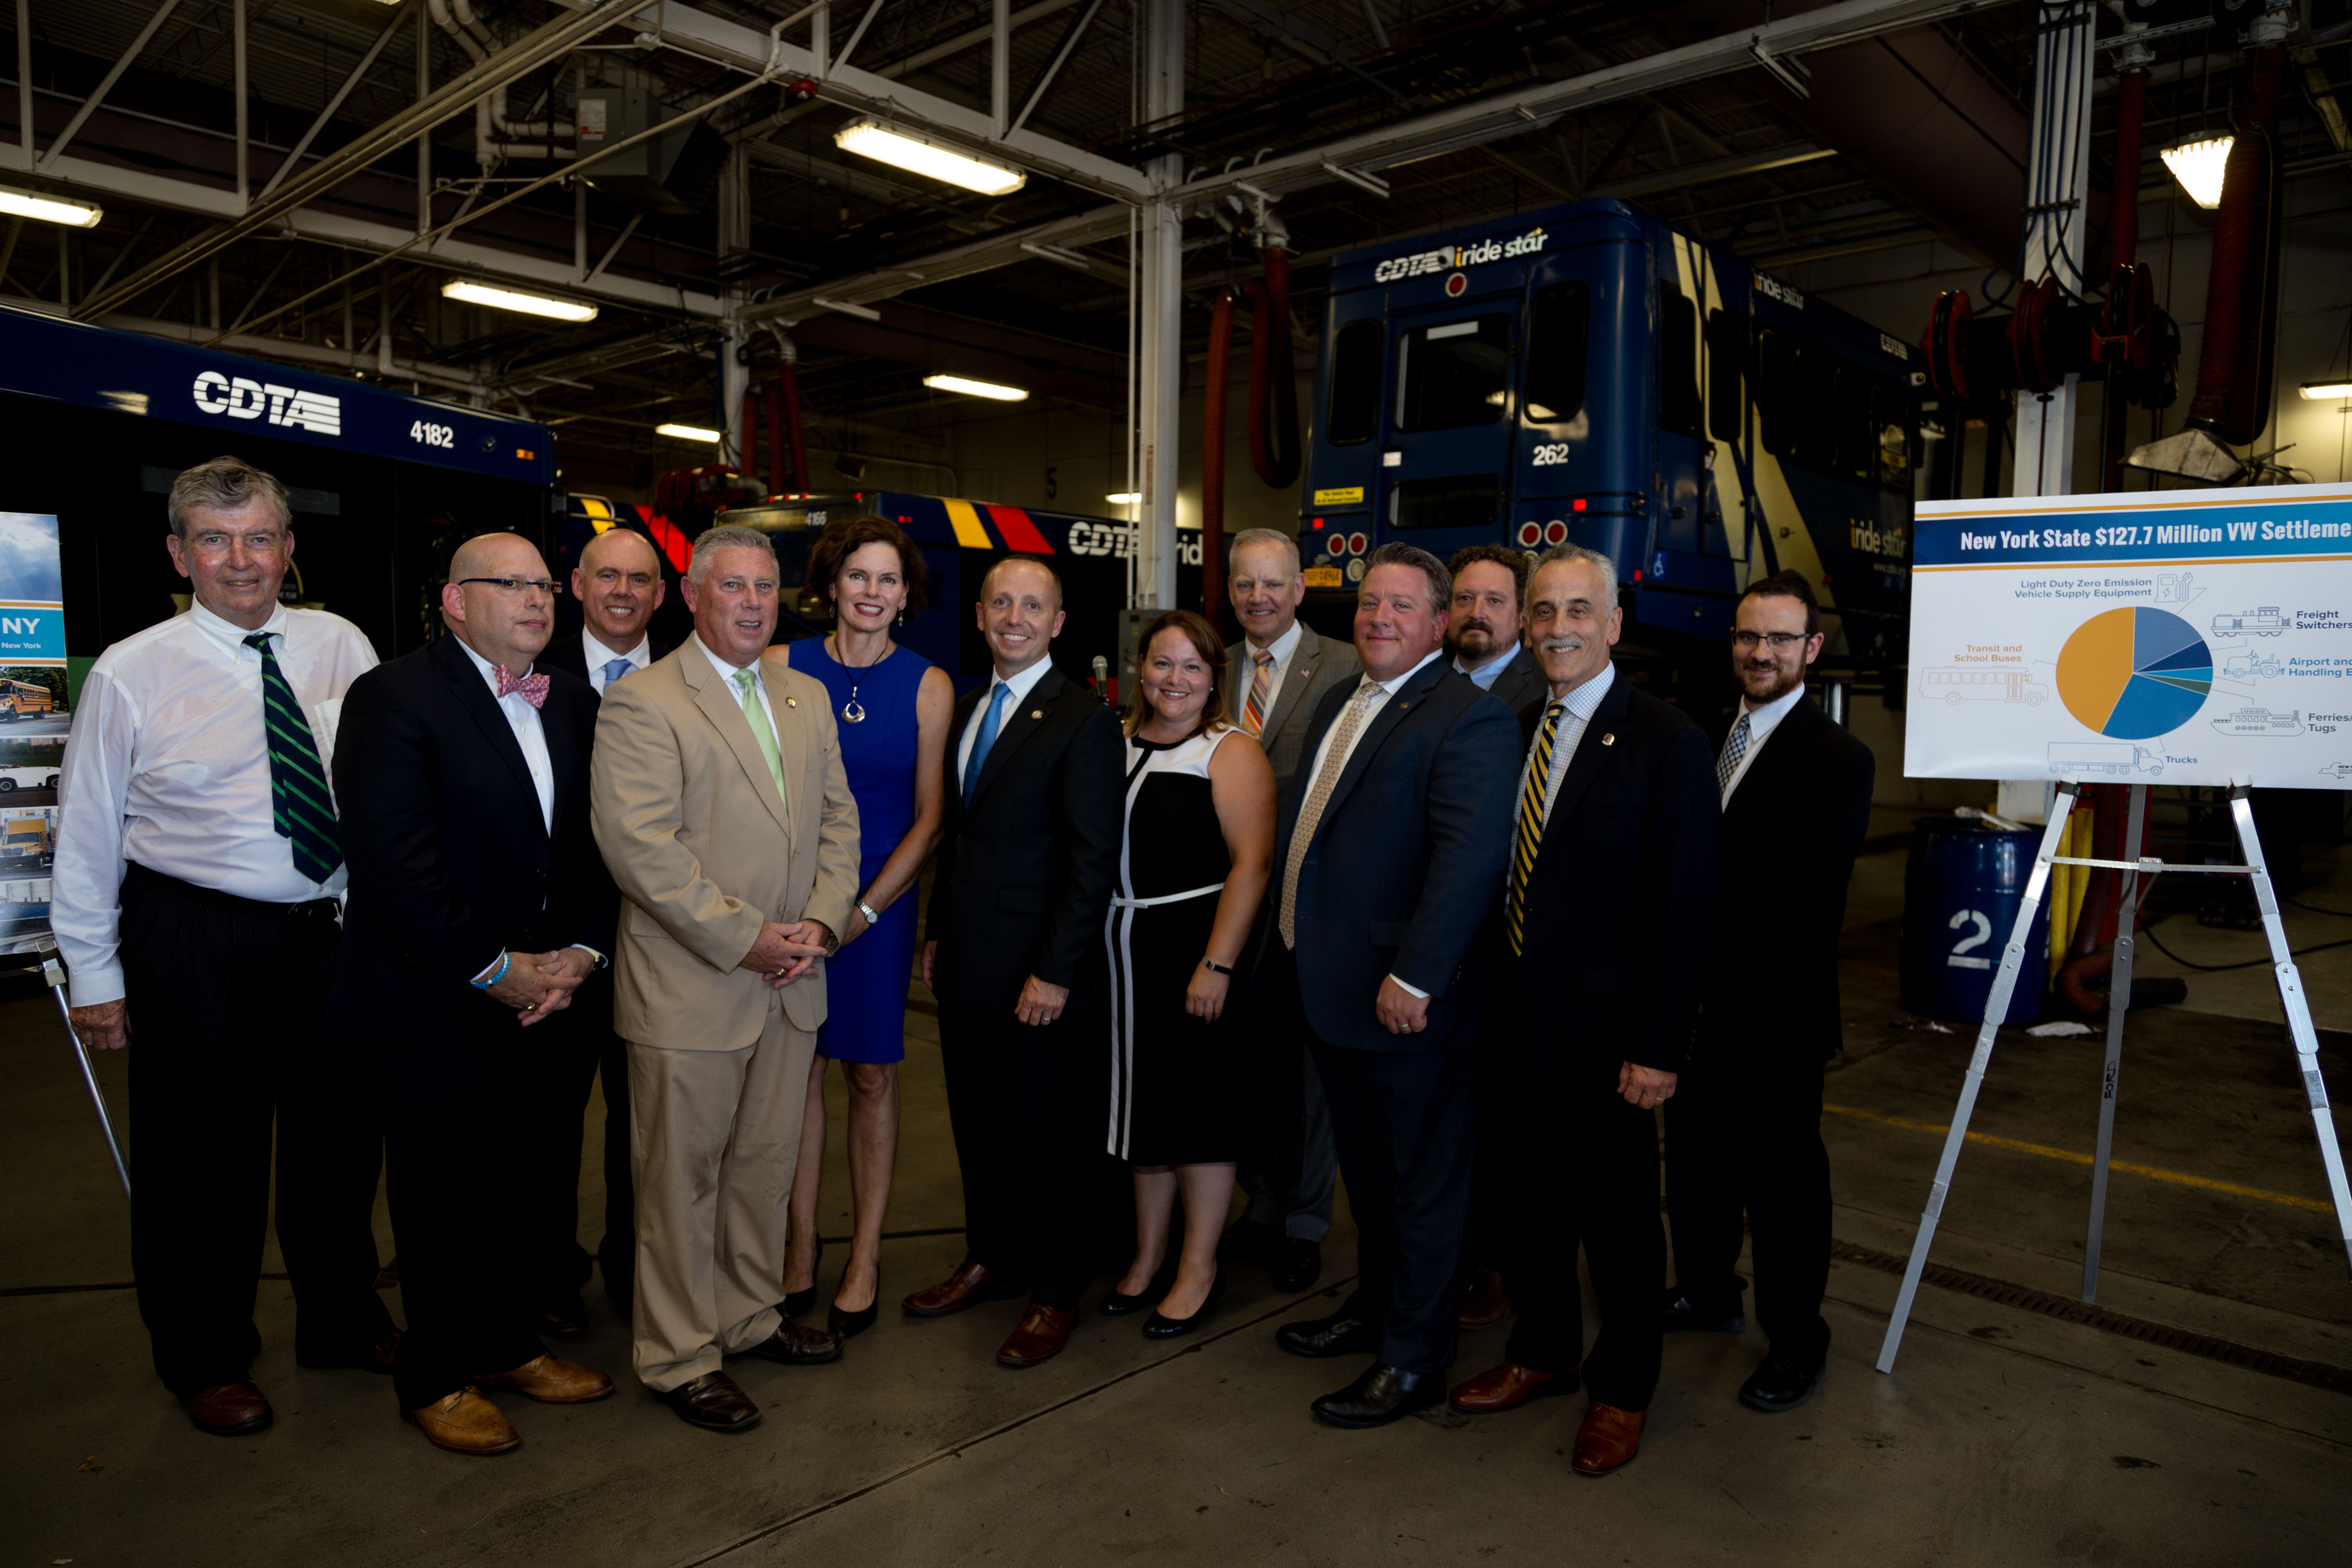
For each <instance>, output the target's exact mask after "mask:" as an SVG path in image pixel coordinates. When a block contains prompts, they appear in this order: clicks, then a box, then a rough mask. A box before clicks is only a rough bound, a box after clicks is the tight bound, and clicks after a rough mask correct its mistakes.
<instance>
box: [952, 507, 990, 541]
mask: <svg viewBox="0 0 2352 1568" xmlns="http://www.w3.org/2000/svg"><path fill="white" fill-rule="evenodd" d="M946 506H947V509H948V521H950V523H953V524H954V525H955V536H956V542H957V543H958V544H960V545H961V546H963V548H965V549H966V550H993V549H995V548H996V544H995V542H994V541H992V540H991V539H990V538H989V537H988V530H987V529H986V528H984V527H982V525H981V521H980V512H979V511H978V510H977V509H975V508H974V507H973V506H972V504H971V502H970V501H968V500H949V501H947V502H946Z"/></svg>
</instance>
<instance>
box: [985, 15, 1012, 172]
mask: <svg viewBox="0 0 2352 1568" xmlns="http://www.w3.org/2000/svg"><path fill="white" fill-rule="evenodd" d="M989 33H990V35H991V36H990V37H989V41H988V113H989V118H990V119H992V120H993V121H995V122H996V135H997V137H998V138H999V139H1000V140H1002V139H1003V135H1004V132H1006V131H1007V130H1009V129H1010V128H1011V126H1012V123H1013V0H995V7H994V10H993V11H992V14H991V15H990V17H989Z"/></svg>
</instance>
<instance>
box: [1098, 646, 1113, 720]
mask: <svg viewBox="0 0 2352 1568" xmlns="http://www.w3.org/2000/svg"><path fill="white" fill-rule="evenodd" d="M1095 695H1096V696H1097V697H1099V698H1101V699H1102V700H1103V706H1105V707H1106V708H1108V707H1109V706H1110V702H1111V693H1110V660H1108V659H1107V658H1104V657H1103V656H1102V655H1100V654H1097V655H1095Z"/></svg>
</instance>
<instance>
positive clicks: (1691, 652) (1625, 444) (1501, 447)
mask: <svg viewBox="0 0 2352 1568" xmlns="http://www.w3.org/2000/svg"><path fill="white" fill-rule="evenodd" d="M1920 363H1921V362H1920V360H1919V355H1918V352H1917V350H1916V349H1915V348H1913V347H1912V346H1911V345H1909V344H1907V343H1905V342H1900V341H1898V340H1897V339H1895V338H1893V337H1890V336H1888V335H1887V334H1885V333H1884V332H1881V331H1877V330H1876V329H1875V328H1873V327H1871V326H1868V325H1866V324H1865V323H1864V322H1862V321H1858V320H1856V319H1855V318H1854V317H1853V316H1850V315H1847V314H1846V313H1845V312H1843V311H1842V310H1837V309H1836V308H1834V307H1832V306H1830V305H1827V304H1824V303H1823V302H1822V301H1821V300H1814V299H1808V298H1807V297H1806V296H1805V295H1803V294H1801V293H1799V292H1798V291H1797V290H1796V289H1792V288H1790V287H1789V286H1788V285H1787V284H1785V283H1782V282H1781V281H1780V280H1779V279H1775V278H1772V277H1770V276H1769V275H1768V274H1766V273H1763V272H1760V271H1758V270H1757V269H1756V268H1752V267H1750V266H1749V265H1748V263H1746V262H1744V261H1742V260H1740V259H1739V258H1737V257H1735V256H1732V255H1731V254H1729V253H1728V252H1727V251H1724V250H1721V249H1718V248H1717V247H1713V246H1710V245H1707V244H1706V243H1705V242H1703V241H1700V240H1697V239H1695V238H1693V237H1690V236H1688V235H1685V234H1682V233H1680V232H1678V231H1676V230H1675V229H1673V228H1671V227H1669V226H1666V225H1665V224H1664V223H1661V222H1660V221H1658V220H1657V219H1656V218H1654V217H1652V216H1649V215H1648V214H1646V213H1643V212H1641V211H1639V210H1638V209H1636V208H1633V207H1631V206H1627V205H1624V204H1623V203H1622V202H1615V201H1606V200H1594V201H1585V202H1579V203H1576V204H1574V205H1567V206H1559V207H1551V208H1547V209H1545V210H1542V211H1539V212H1535V213H1528V214H1521V215H1517V216H1512V217H1508V218H1500V219H1496V220H1495V221H1493V222H1490V223H1484V224H1478V225H1475V226H1470V227H1467V228H1461V229H1455V230H1451V231H1447V232H1444V233H1441V234H1433V235H1426V236H1422V237H1412V238H1406V239H1400V240H1393V241H1387V242H1383V243H1381V244H1379V245H1374V246H1368V247H1364V248H1362V249H1359V250H1351V251H1348V252H1345V253H1343V254H1341V255H1340V256H1339V257H1338V258H1335V259H1334V260H1333V262H1332V263H1331V286H1330V292H1329V296H1328V305H1327V307H1326V314H1325V321H1324V324H1323V353H1322V354H1321V356H1320V361H1319V368H1318V373H1317V378H1316V379H1317V386H1316V403H1315V415H1314V418H1313V425H1314V431H1313V437H1312V440H1311V442H1310V446H1309V454H1308V459H1307V474H1306V478H1305V480H1304V484H1303V487H1302V493H1301V496H1300V515H1299V544H1300V550H1301V553H1302V554H1303V556H1304V557H1305V559H1306V560H1307V563H1309V568H1310V569H1309V571H1308V573H1307V583H1308V586H1309V588H1310V589H1311V590H1314V591H1316V592H1317V593H1318V595H1320V596H1323V597H1324V598H1325V599H1326V601H1327V602H1332V601H1340V602H1344V601H1345V600H1347V599H1348V598H1349V597H1351V593H1350V591H1351V590H1352V589H1353V588H1354V586H1355V584H1356V583H1357V582H1359V581H1360V579H1361V577H1362V575H1363V571H1364V564H1363V556H1364V554H1365V552H1367V551H1369V550H1371V549H1373V548H1375V547H1377V546H1378V545H1380V544H1381V543H1383V542H1388V541H1391V540H1403V541H1407V542H1411V543H1414V544H1418V545H1421V546H1422V547H1423V548H1424V549H1427V550H1430V551H1432V552H1435V553H1436V554H1437V555H1439V556H1441V557H1444V556H1448V555H1451V554H1452V553H1453V552H1454V551H1456V550H1459V549H1461V548H1462V547H1463V546H1465V545H1468V544H1511V545H1516V546H1517V547H1519V548H1521V549H1524V550H1527V551H1529V552H1537V551H1540V550H1542V549H1544V548H1546V547H1548V546H1550V545H1556V544H1560V543H1566V542H1574V543H1577V544H1581V545H1585V546H1588V547H1590V548H1591V549H1594V550H1598V551H1601V552H1603V553H1605V554H1607V555H1608V556H1609V557H1610V558H1611V559H1612V561H1614V562H1615V563H1616V566H1617V574H1618V578H1619V581H1620V584H1621V585H1622V594H1623V599H1624V604H1625V605H1626V621H1625V631H1624V641H1623V642H1622V644H1621V649H1622V652H1624V653H1625V654H1627V655H1630V656H1633V657H1634V658H1643V657H1644V656H1646V657H1648V658H1654V659H1659V660H1663V661H1664V662H1665V663H1666V664H1667V665H1669V666H1685V665H1689V664H1691V663H1693V662H1694V661H1696V660H1699V659H1701V658H1706V659H1713V660H1717V661H1719V660H1720V658H1721V657H1722V654H1721V650H1722V647H1723V640H1724V637H1725V636H1726V634H1727V631H1728V628H1729V626H1730V622H1731V608H1732V601H1733V600H1734V599H1735V598H1736V596H1737V595H1738V592H1739V590H1740V589H1741V588H1742V587H1743V586H1745V585H1746V584H1748V582H1750V581H1751V580H1753V579H1754V578H1756V577H1759V576H1763V575H1766V574H1770V573H1774V572H1778V571H1781V570H1784V569H1793V570H1795V571H1797V572H1800V573H1801V574H1804V576H1805V577H1806V578H1807V579H1809V580H1810V581H1811V583H1812V584H1813V585H1814V587H1815V590H1816V591H1817V593H1818V594H1819V595H1820V598H1821V602H1822V615H1823V626H1822V629H1823V630H1824V631H1825V632H1827V633H1828V634H1829V642H1828V645H1827V647H1825V648H1824V650H1823V664H1824V665H1826V666H1828V667H1830V668H1838V667H1841V666H1843V667H1844V668H1848V669H1874V668H1878V667H1881V666H1883V665H1884V664H1885V663H1888V662H1898V663H1899V662H1900V661H1901V660H1902V659H1903V658H1904V656H1905V647H1906V629H1905V628H1906V616H1907V614H1908V607H1909V603H1910V541H1911V503H1912V499H1913V479H1912V475H1913V469H1914V466H1915V458H1916V453H1917V449H1918V448H1917V440H1918V437H1917V425H1918V421H1917V416H1916V392H1915V390H1914V389H1915V388H1916V387H1917V386H1918V385H1919V384H1921V378H1920V375H1919V374H1918V372H1919V370H1920ZM1335 591H1336V592H1335ZM1716 668H1718V669H1719V668H1720V665H1719V662H1718V663H1717V666H1716Z"/></svg>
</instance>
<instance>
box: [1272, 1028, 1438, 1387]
mask: <svg viewBox="0 0 2352 1568" xmlns="http://www.w3.org/2000/svg"><path fill="white" fill-rule="evenodd" d="M1310 1048H1311V1049H1312V1050H1313V1051H1314V1053H1315V1066H1316V1068H1317V1070H1318V1072H1320V1073H1321V1074H1322V1079H1323V1089H1324V1092H1325V1093H1326V1094H1327V1095H1328V1096H1329V1097H1330V1102H1331V1131H1332V1133H1333V1135H1334V1137H1335V1138H1336V1140H1337V1141H1338V1143H1339V1174H1340V1178H1341V1179H1342V1180H1344V1181H1345V1182H1346V1183H1347V1184H1348V1207H1349V1211H1350V1212H1351V1213H1353V1214H1354V1215H1355V1216H1356V1289H1354V1290H1353V1291H1352V1292H1351V1293H1350V1294H1349V1297H1348V1300H1347V1301H1346V1302H1345V1304H1343V1305H1342V1306H1341V1307H1340V1309H1339V1311H1340V1315H1342V1316H1343V1317H1349V1318H1354V1319H1357V1320H1359V1321H1363V1322H1368V1323H1374V1324H1377V1325H1379V1327H1380V1331H1381V1344H1380V1351H1379V1355H1380V1359H1381V1362H1382V1363H1384V1364H1386V1365H1389V1366H1392V1367H1395V1368H1397V1369H1399V1370H1400V1371H1402V1372H1418V1373H1436V1372H1443V1371H1444V1369H1445V1368H1446V1367H1447V1366H1448V1365H1449V1364H1451V1363H1452V1362H1453V1360H1454V1336H1455V1323H1454V1314H1455V1307H1454V1281H1455V1278H1456V1276H1457V1274H1458V1273H1459V1271H1460V1269H1461V1266H1462V1227H1463V1224H1464V1221H1465V1218H1466V1217H1467V1215H1468V1211H1469V1206H1470V1158H1471V1151H1470V1142H1471V1131H1472V1117H1473V1114H1474V1111H1473V1104H1472V1102H1473V1100H1474V1098H1475V1095H1474V1091H1473V1089H1472V1079H1473V1076H1474V1072H1475V1068H1474V1065H1473V1058H1474V1057H1475V1051H1473V1050H1471V1049H1470V1048H1468V1047H1457V1048H1455V1049H1453V1050H1437V1051H1415V1052H1402V1051H1364V1050H1357V1049H1354V1048H1352V1047H1346V1046H1334V1045H1328V1044H1327V1043H1325V1042H1324V1041H1322V1040H1320V1039H1318V1040H1316V1041H1314V1042H1313V1044H1312V1046H1311V1047H1310Z"/></svg>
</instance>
